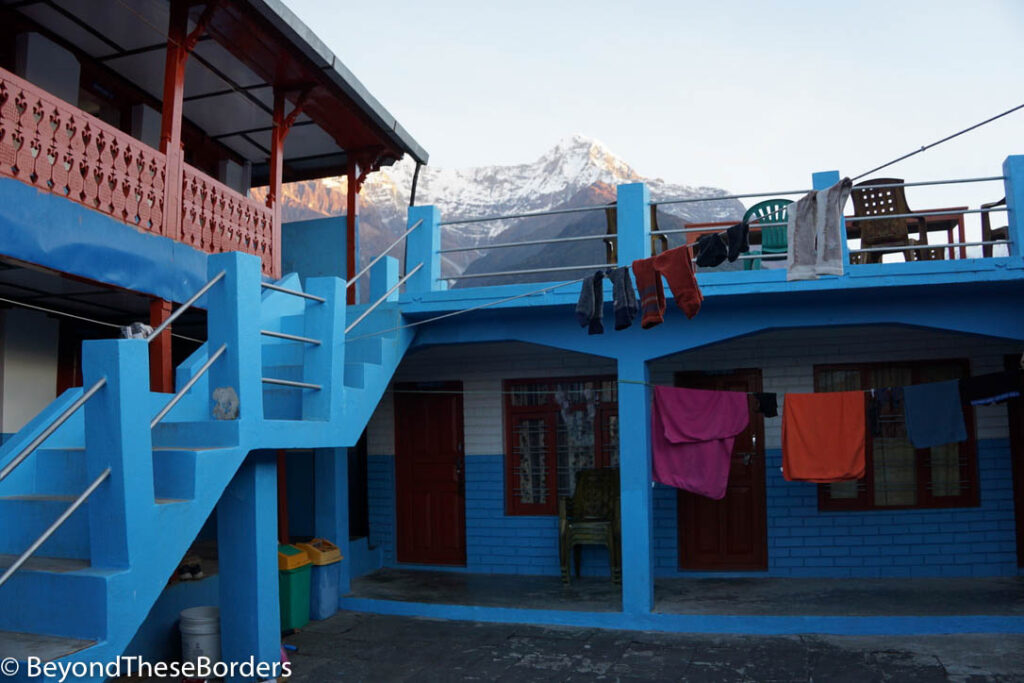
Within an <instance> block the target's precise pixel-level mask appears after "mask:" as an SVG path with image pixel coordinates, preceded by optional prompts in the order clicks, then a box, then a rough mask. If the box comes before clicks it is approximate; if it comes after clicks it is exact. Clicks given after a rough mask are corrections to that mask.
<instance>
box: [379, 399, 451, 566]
mask: <svg viewBox="0 0 1024 683" xmlns="http://www.w3.org/2000/svg"><path fill="white" fill-rule="evenodd" d="M396 389H398V390H399V391H396V393H395V496H396V508H397V511H396V512H397V526H398V529H397V536H398V539H397V540H398V542H397V546H398V561H399V562H416V563H420V564H452V565H465V564H466V502H465V501H466V494H465V458H464V448H463V438H462V383H461V382H444V383H439V382H431V383H423V384H399V385H397V386H396ZM402 389H405V390H414V391H420V392H423V393H402V391H401V390H402ZM445 392H451V393H445Z"/></svg>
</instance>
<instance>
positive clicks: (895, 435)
mask: <svg viewBox="0 0 1024 683" xmlns="http://www.w3.org/2000/svg"><path fill="white" fill-rule="evenodd" d="M968 373H969V365H968V363H967V361H966V360H941V361H910V362H900V363H868V364H844V365H819V366H815V368H814V390H815V391H854V390H858V389H864V390H868V389H882V388H886V387H902V386H907V385H910V384H923V383H926V382H940V381H943V380H949V379H959V378H961V377H966V376H967V375H968ZM876 396H877V399H874V402H875V405H876V407H877V417H876V418H873V417H872V411H870V410H866V411H865V412H866V413H867V415H868V417H867V420H868V424H867V425H865V427H866V430H867V439H866V449H865V455H866V458H867V463H866V465H867V467H866V471H865V476H864V478H863V479H859V480H857V481H844V482H838V483H835V484H821V485H820V486H819V487H818V509H819V510H822V511H837V510H892V509H900V508H945V507H970V506H974V505H977V504H978V474H977V458H976V455H975V454H976V441H975V432H974V410H973V408H972V407H971V406H970V405H969V404H965V405H964V421H965V423H966V424H967V441H964V442H962V443H951V444H945V445H943V446H937V447H933V448H914V446H913V445H912V444H911V443H910V441H909V440H908V439H907V431H906V424H905V422H904V418H903V404H902V402H901V401H898V400H895V399H891V398H890V397H889V396H888V395H885V394H882V393H878V394H876ZM872 400H873V399H872V398H871V396H870V394H865V401H867V402H868V405H869V406H870V403H871V401H872Z"/></svg>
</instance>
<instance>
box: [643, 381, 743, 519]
mask: <svg viewBox="0 0 1024 683" xmlns="http://www.w3.org/2000/svg"><path fill="white" fill-rule="evenodd" d="M749 420H750V411H749V409H748V407H747V395H746V394H745V393H742V392H738V391H705V390H702V389H676V388H674V387H654V407H653V409H652V410H651V444H652V446H653V449H652V451H653V453H652V465H653V472H654V481H657V482H660V483H662V484H667V485H668V486H674V487H676V488H679V489H684V490H686V491H692V492H693V493H696V494H699V495H702V496H706V497H708V498H712V499H714V500H720V499H722V498H723V497H725V488H726V485H727V484H728V483H729V464H730V462H731V460H732V449H733V445H734V444H735V442H736V435H737V434H739V433H740V432H742V431H743V430H744V429H746V428H747V423H748V422H749Z"/></svg>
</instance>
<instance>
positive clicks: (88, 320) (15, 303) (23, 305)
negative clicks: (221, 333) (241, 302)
mask: <svg viewBox="0 0 1024 683" xmlns="http://www.w3.org/2000/svg"><path fill="white" fill-rule="evenodd" d="M0 302H3V303H5V304H11V305H12V306H20V307H21V308H31V309H32V310H34V311H42V312H43V313H49V314H51V315H59V316H63V317H65V318H72V319H74V320H81V321H82V322H86V323H92V324H93V325H100V326H102V327H113V328H114V329H116V330H120V329H121V327H122V325H118V324H117V323H110V322H107V321H105V320H96V319H95V318H86V317H85V316H82V315H75V314H74V313H68V312H67V311H59V310H57V309H55V308H46V307H44V306H36V305H35V304H27V303H25V302H24V301H18V300H16V299H8V298H6V297H2V296H0ZM171 336H172V337H177V338H178V339H185V340H188V341H190V342H195V343H196V344H205V343H206V342H204V341H203V340H202V339H195V338H194V337H186V336H185V335H183V334H176V333H174V332H172V333H171Z"/></svg>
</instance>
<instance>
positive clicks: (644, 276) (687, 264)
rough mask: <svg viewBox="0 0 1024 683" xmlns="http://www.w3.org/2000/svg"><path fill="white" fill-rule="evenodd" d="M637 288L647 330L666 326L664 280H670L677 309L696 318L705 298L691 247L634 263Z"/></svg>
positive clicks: (644, 325)
mask: <svg viewBox="0 0 1024 683" xmlns="http://www.w3.org/2000/svg"><path fill="white" fill-rule="evenodd" d="M633 275H634V276H635V277H636V288H637V289H638V290H640V310H641V311H642V313H643V318H642V319H641V320H640V326H641V327H643V328H644V329H645V330H646V329H648V328H650V327H654V326H655V325H660V324H661V323H662V322H664V320H665V318H664V313H665V290H664V288H663V286H662V284H661V278H662V277H664V278H665V279H666V280H668V286H669V288H671V290H672V295H673V296H674V297H675V298H676V306H678V307H679V309H680V310H682V312H683V313H685V314H686V317H687V318H693V316H695V315H697V312H698V311H700V305H701V302H702V301H703V300H704V295H703V294H701V291H700V286H698V285H697V276H696V275H695V274H694V272H693V252H691V251H690V247H689V246H688V245H683V246H681V247H676V248H675V249H669V250H668V251H663V252H661V253H660V254H658V255H657V256H652V257H651V258H645V259H639V260H637V261H633Z"/></svg>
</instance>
